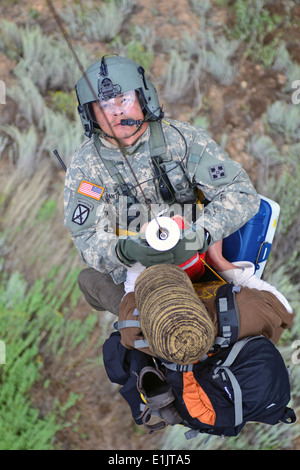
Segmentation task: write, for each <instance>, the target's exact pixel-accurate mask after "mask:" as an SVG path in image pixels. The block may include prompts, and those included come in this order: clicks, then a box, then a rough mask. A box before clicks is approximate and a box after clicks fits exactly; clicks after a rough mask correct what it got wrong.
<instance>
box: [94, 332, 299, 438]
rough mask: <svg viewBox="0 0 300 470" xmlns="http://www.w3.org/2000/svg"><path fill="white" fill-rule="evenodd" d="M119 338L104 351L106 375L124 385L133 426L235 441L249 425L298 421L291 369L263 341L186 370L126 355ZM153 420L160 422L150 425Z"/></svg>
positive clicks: (252, 340)
mask: <svg viewBox="0 0 300 470" xmlns="http://www.w3.org/2000/svg"><path fill="white" fill-rule="evenodd" d="M120 338H121V337H120V333H119V332H113V333H112V334H111V336H110V337H109V338H108V339H107V340H106V341H105V343H104V345H103V358H104V365H105V369H106V372H107V375H108V377H109V379H110V380H111V381H112V382H114V383H118V384H120V385H122V388H121V389H120V393H121V395H122V396H123V398H124V399H125V400H126V401H127V403H128V404H129V406H130V408H131V412H132V416H133V418H134V420H135V422H136V423H137V424H143V425H144V426H145V427H146V428H147V429H148V430H149V431H150V432H153V431H156V430H159V429H162V428H164V427H165V426H167V425H172V426H174V425H176V424H181V425H184V426H186V427H187V428H189V430H188V431H187V432H186V433H185V435H186V438H187V439H190V438H192V437H195V436H196V435H197V434H198V433H206V434H211V435H218V436H221V435H222V436H237V435H238V434H239V433H240V432H241V430H242V428H243V427H244V426H245V424H246V423H247V422H249V421H254V422H260V423H266V424H269V425H275V424H278V423H280V422H283V423H286V424H289V423H294V422H295V421H296V416H295V413H294V411H293V410H292V409H291V408H288V407H287V404H288V402H289V401H290V384H289V375H288V371H287V368H286V367H285V364H284V361H283V359H282V356H281V354H280V352H279V351H278V350H277V348H276V347H275V345H274V344H273V343H272V342H271V341H270V340H269V339H267V338H265V337H264V336H252V337H249V338H245V339H242V340H240V341H237V342H236V343H234V344H231V345H229V346H227V347H225V348H220V349H219V350H218V352H216V353H215V354H213V355H212V356H206V357H205V358H204V359H203V360H202V361H200V362H198V363H196V364H193V365H187V366H179V365H177V364H171V363H167V362H166V361H163V360H159V359H156V358H154V357H152V356H150V355H147V354H145V353H143V352H141V351H139V350H137V349H132V350H129V349H126V348H125V347H124V346H123V345H122V344H121V343H120ZM195 397H196V400H195ZM153 417H158V418H159V420H158V421H157V422H155V423H154V424H151V418H153Z"/></svg>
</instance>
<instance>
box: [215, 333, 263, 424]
mask: <svg viewBox="0 0 300 470" xmlns="http://www.w3.org/2000/svg"><path fill="white" fill-rule="evenodd" d="M258 338H263V336H250V337H248V338H244V339H241V340H240V341H238V342H237V343H235V344H234V345H233V347H232V349H231V351H230V353H229V354H228V356H227V358H226V360H225V361H224V362H223V364H221V365H220V366H218V367H216V368H215V370H214V376H217V375H218V373H219V372H220V371H225V372H226V374H227V376H228V378H229V380H230V382H231V385H232V388H233V393H234V414H235V423H234V425H235V426H238V425H239V424H241V423H242V422H243V401H242V400H243V397H242V391H241V387H240V385H239V383H238V381H237V379H236V378H235V376H234V374H233V373H232V372H231V370H230V369H229V367H230V366H231V365H232V364H233V362H234V361H235V359H236V358H237V356H238V354H239V353H240V351H241V350H242V349H243V347H244V346H245V345H246V344H247V343H248V342H249V341H252V340H253V339H258Z"/></svg>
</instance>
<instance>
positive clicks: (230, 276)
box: [219, 261, 293, 313]
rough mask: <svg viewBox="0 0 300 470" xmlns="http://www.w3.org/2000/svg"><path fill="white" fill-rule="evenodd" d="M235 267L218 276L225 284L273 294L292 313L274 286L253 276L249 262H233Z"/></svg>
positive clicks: (252, 267) (287, 303) (251, 264)
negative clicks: (229, 283) (228, 283)
mask: <svg viewBox="0 0 300 470" xmlns="http://www.w3.org/2000/svg"><path fill="white" fill-rule="evenodd" d="M232 264H233V265H234V266H236V267H237V268H236V269H234V268H233V269H228V270H227V271H222V272H220V273H219V274H220V275H221V276H222V277H223V279H225V281H227V282H233V284H234V285H239V286H245V287H249V288H250V289H258V290H265V291H268V292H271V293H272V294H274V295H275V296H276V297H277V299H278V300H279V301H280V302H281V303H282V304H283V305H284V307H285V308H286V310H287V311H288V312H289V313H293V309H292V307H291V306H290V304H289V302H288V301H287V299H286V298H285V297H284V295H282V294H281V293H280V292H279V291H278V290H277V289H276V288H275V287H274V286H271V284H268V283H267V282H266V281H263V280H262V279H259V278H258V277H257V276H255V274H254V273H255V268H254V264H253V263H251V262H250V261H235V262H234V263H232Z"/></svg>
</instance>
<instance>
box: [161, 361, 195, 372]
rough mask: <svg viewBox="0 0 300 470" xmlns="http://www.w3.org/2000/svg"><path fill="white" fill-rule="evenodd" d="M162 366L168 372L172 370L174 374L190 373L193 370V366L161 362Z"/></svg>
mask: <svg viewBox="0 0 300 470" xmlns="http://www.w3.org/2000/svg"><path fill="white" fill-rule="evenodd" d="M162 364H163V365H164V366H165V367H166V368H167V369H169V370H173V371H175V372H191V371H192V370H193V368H194V364H186V365H182V364H175V363H171V362H170V363H169V362H162Z"/></svg>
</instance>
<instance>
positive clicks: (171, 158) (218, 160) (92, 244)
mask: <svg viewBox="0 0 300 470" xmlns="http://www.w3.org/2000/svg"><path fill="white" fill-rule="evenodd" d="M162 129H163V134H164V138H165V148H164V150H165V155H164V161H163V163H164V168H165V170H166V171H168V176H169V180H170V181H171V183H172V187H173V190H174V192H175V195H176V194H178V197H176V201H175V202H174V203H173V204H172V205H171V207H170V204H168V205H166V203H164V201H163V199H162V197H161V194H160V191H159V188H158V183H157V179H155V178H154V176H155V170H154V166H153V163H152V160H151V155H153V149H151V139H150V128H149V127H148V128H147V130H146V132H145V133H144V134H143V135H142V137H141V138H140V139H139V140H138V141H137V142H136V143H135V144H134V145H133V146H130V147H126V149H125V151H126V157H127V159H128V161H129V163H130V165H131V167H132V170H133V172H134V174H135V176H136V178H137V180H138V182H139V183H140V184H141V186H142V188H143V191H144V194H145V196H146V198H147V199H148V202H150V204H151V209H152V216H150V217H149V205H147V204H146V203H145V200H144V197H143V195H142V193H141V191H140V189H139V187H138V185H137V182H136V179H135V178H134V175H133V174H132V172H131V170H130V169H129V166H128V164H127V163H126V161H125V159H124V157H123V155H122V153H121V151H120V149H119V148H118V147H116V146H114V145H112V144H110V143H109V142H107V141H105V140H103V139H100V138H99V136H98V135H94V136H93V137H91V138H90V139H87V140H85V141H84V142H83V143H82V145H81V146H80V148H79V149H78V150H77V151H76V152H75V154H74V156H73V158H72V160H71V162H70V165H69V168H68V170H67V173H66V180H65V193H64V210H65V214H64V225H65V226H66V227H67V228H68V230H69V231H70V234H71V237H72V240H73V242H74V244H75V246H76V248H77V250H78V252H79V253H80V255H81V257H82V259H83V261H84V262H85V263H86V264H87V265H88V266H90V267H93V268H95V269H96V270H98V271H100V272H106V273H110V275H111V276H112V278H113V280H114V282H116V283H121V282H123V281H124V280H125V277H126V268H125V266H124V265H123V264H122V263H121V262H120V260H119V259H118V258H117V256H116V253H115V247H116V244H117V242H118V236H122V233H125V232H123V231H122V230H123V229H124V230H129V232H130V233H131V232H135V233H136V232H137V230H138V228H137V226H140V227H141V226H142V225H143V223H144V222H145V221H148V220H150V219H151V218H153V214H158V213H160V212H161V211H162V210H163V209H165V210H166V209H167V210H168V211H169V210H170V214H172V213H175V214H178V213H180V214H181V215H184V216H185V217H186V218H187V219H188V220H189V217H190V214H191V210H190V204H182V202H183V200H184V193H185V190H186V191H188V190H189V189H190V186H191V184H192V186H193V188H196V189H197V190H198V191H201V193H202V195H203V196H204V198H205V200H207V201H208V204H207V205H205V207H204V208H203V207H202V208H201V210H200V206H197V208H198V209H199V210H198V211H197V216H196V224H199V225H200V226H201V227H203V228H205V229H206V230H207V231H208V232H209V233H210V235H211V243H214V242H216V241H217V240H220V239H222V238H225V237H227V236H228V235H230V234H231V233H233V232H235V231H236V230H238V229H239V228H240V227H241V226H243V225H244V224H245V223H246V222H247V221H248V220H249V219H250V218H251V217H252V216H253V215H255V214H256V213H257V211H258V210H259V204H260V197H259V196H258V194H257V193H256V191H255V189H254V187H253V185H252V183H251V181H250V179H249V177H248V176H247V174H246V172H245V171H244V170H243V168H242V166H241V165H240V164H239V163H237V162H234V161H233V160H231V159H230V158H229V157H228V156H227V155H226V153H225V152H224V151H223V150H222V149H221V148H220V147H219V146H218V145H217V144H216V142H214V140H213V139H212V138H211V137H210V136H209V135H208V133H207V132H206V130H204V129H199V128H195V127H193V126H192V125H190V124H189V123H186V122H179V121H174V120H168V121H163V122H162ZM183 136H184V138H183ZM94 138H95V139H98V149H99V151H100V155H101V156H100V155H99V151H98V150H97V147H96V145H95V139H94ZM156 150H157V151H158V153H160V152H161V149H156ZM115 174H117V176H118V177H119V178H121V180H122V181H123V182H124V184H125V186H126V189H127V190H128V189H129V190H130V194H129V196H130V197H128V192H127V195H126V194H125V193H124V191H123V192H122V191H121V187H120V184H118V182H117V181H116V176H115ZM182 198H183V199H182ZM133 202H135V204H133ZM202 209H203V210H202ZM128 211H129V212H128ZM128 215H129V216H131V217H130V218H129V217H128ZM129 221H131V223H130V224H129V225H128V222H129Z"/></svg>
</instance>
